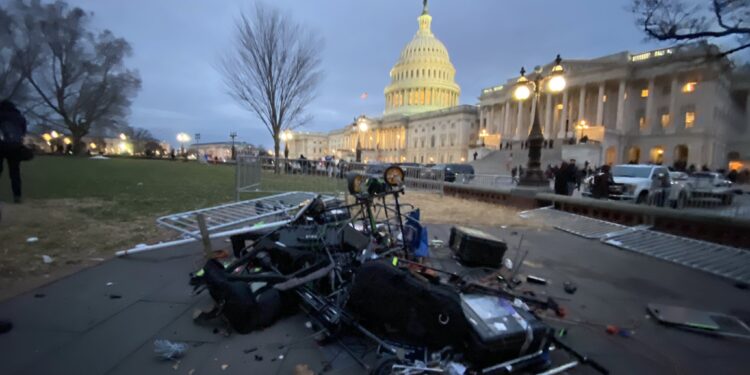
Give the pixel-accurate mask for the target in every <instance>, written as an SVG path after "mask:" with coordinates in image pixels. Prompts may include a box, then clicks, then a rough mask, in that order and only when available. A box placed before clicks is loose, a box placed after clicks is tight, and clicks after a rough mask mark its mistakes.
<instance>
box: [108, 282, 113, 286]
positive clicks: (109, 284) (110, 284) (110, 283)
mask: <svg viewBox="0 0 750 375" xmlns="http://www.w3.org/2000/svg"><path fill="white" fill-rule="evenodd" d="M112 285H115V283H113V282H111V281H109V282H107V286H112Z"/></svg>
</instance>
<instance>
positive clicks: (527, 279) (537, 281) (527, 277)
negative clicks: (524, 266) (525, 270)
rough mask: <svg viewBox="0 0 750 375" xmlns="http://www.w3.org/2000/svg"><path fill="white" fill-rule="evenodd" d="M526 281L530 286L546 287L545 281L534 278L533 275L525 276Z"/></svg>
mask: <svg viewBox="0 0 750 375" xmlns="http://www.w3.org/2000/svg"><path fill="white" fill-rule="evenodd" d="M526 281H528V282H530V283H532V284H540V285H547V279H543V278H541V277H538V276H534V275H526Z"/></svg>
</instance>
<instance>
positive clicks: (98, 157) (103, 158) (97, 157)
mask: <svg viewBox="0 0 750 375" xmlns="http://www.w3.org/2000/svg"><path fill="white" fill-rule="evenodd" d="M89 159H92V160H109V158H108V157H106V156H102V155H96V156H92V157H90V158H89Z"/></svg>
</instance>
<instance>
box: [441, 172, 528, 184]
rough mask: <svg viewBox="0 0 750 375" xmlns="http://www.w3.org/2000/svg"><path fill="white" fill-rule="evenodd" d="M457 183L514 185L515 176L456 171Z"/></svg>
mask: <svg viewBox="0 0 750 375" xmlns="http://www.w3.org/2000/svg"><path fill="white" fill-rule="evenodd" d="M453 182H454V183H456V184H463V185H472V186H484V187H504V186H513V185H515V181H513V176H511V175H500V174H463V173H456V179H455V180H454V181H453Z"/></svg>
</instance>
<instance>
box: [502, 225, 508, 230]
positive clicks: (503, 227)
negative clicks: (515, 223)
mask: <svg viewBox="0 0 750 375" xmlns="http://www.w3.org/2000/svg"><path fill="white" fill-rule="evenodd" d="M507 227H508V226H507V225H501V226H500V228H502V229H505V228H507Z"/></svg>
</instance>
